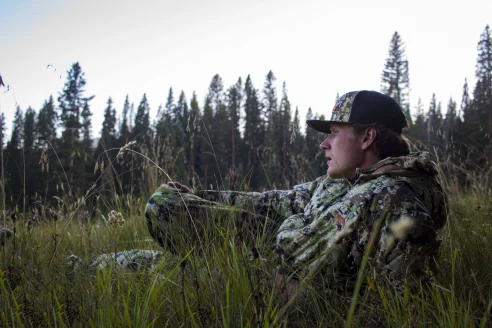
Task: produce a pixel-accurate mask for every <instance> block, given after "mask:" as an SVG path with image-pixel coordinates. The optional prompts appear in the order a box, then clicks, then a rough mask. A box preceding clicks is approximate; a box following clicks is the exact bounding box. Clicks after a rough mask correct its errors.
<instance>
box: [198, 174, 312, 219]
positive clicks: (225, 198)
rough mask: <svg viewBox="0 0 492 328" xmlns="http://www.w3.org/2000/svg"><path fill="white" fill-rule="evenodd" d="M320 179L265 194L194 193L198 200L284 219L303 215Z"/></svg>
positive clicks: (235, 192)
mask: <svg viewBox="0 0 492 328" xmlns="http://www.w3.org/2000/svg"><path fill="white" fill-rule="evenodd" d="M319 181H320V178H318V179H316V180H314V181H311V182H306V183H303V184H299V185H296V186H294V187H293V188H292V190H269V191H265V192H239V191H214V190H201V191H197V192H195V194H196V195H197V196H199V197H200V198H203V199H206V200H208V201H212V202H218V203H223V204H227V205H230V206H234V207H238V208H242V209H245V210H248V211H252V212H254V213H257V214H260V215H263V216H267V215H268V216H270V217H275V218H277V219H285V218H287V217H289V216H291V215H293V214H296V213H303V212H304V207H305V206H306V205H307V203H309V201H310V200H311V196H312V195H313V192H314V189H315V188H316V186H317V184H318V182H319Z"/></svg>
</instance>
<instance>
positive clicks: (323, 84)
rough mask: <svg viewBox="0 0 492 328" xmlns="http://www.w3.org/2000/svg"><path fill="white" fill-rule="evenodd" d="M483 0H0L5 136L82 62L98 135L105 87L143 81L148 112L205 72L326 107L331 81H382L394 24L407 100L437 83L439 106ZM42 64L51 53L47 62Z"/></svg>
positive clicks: (471, 45) (472, 49)
mask: <svg viewBox="0 0 492 328" xmlns="http://www.w3.org/2000/svg"><path fill="white" fill-rule="evenodd" d="M491 12H492V1H490V0H468V1H466V2H464V1H432V0H426V1H421V0H415V1H405V2H403V1H394V0H393V1H386V0H373V1H365V0H352V1H342V0H340V1H339V0H304V1H290V0H264V1H260V0H249V1H235V0H216V1H204V0H180V1H168V0H161V1H146V0H141V1H134V0H133V1H127V0H114V1H113V0H84V1H78V0H0V22H1V25H2V27H1V28H0V75H1V76H2V78H3V80H4V83H5V84H6V85H9V90H8V91H7V89H6V88H0V111H2V112H4V113H5V116H6V118H7V138H9V137H10V134H9V131H10V130H11V125H12V120H13V116H14V112H15V109H16V106H17V105H19V106H20V107H21V109H23V110H24V111H25V109H26V108H27V107H29V106H31V107H32V108H33V109H35V110H36V111H37V112H38V111H39V109H40V108H41V107H42V105H43V103H44V101H45V100H47V99H48V98H49V96H50V95H53V97H54V98H55V99H57V97H58V94H59V93H60V92H61V90H62V89H63V86H64V83H65V81H66V72H67V70H68V69H70V67H71V66H72V64H73V63H74V62H77V61H78V62H79V63H80V65H81V67H82V70H83V71H84V72H85V78H86V80H87V84H86V95H87V96H89V95H95V98H94V99H93V100H92V101H91V110H92V112H93V119H92V123H93V135H94V137H98V135H99V133H100V129H101V125H102V120H103V114H104V109H105V107H106V103H107V100H108V98H109V97H111V98H112V99H113V101H114V106H115V108H116V109H117V111H118V113H121V110H122V107H123V102H124V99H125V96H126V95H127V94H128V96H129V99H130V102H134V103H135V106H137V105H138V103H139V102H140V100H141V99H142V96H143V94H144V93H147V98H148V100H149V103H150V106H151V117H155V115H156V113H157V107H158V106H159V104H165V102H166V98H167V94H168V90H169V88H170V87H172V88H173V90H174V96H175V99H177V98H178V96H179V93H180V92H181V90H183V91H184V92H185V94H186V96H187V99H188V101H189V100H190V98H191V95H192V93H193V92H196V94H197V96H198V100H199V104H200V106H202V105H203V103H204V98H205V96H206V92H207V89H208V86H209V84H210V81H211V80H212V77H213V76H214V75H215V74H219V75H220V76H221V77H222V78H223V81H224V86H225V88H228V87H229V86H231V85H232V84H234V83H235V82H236V81H237V79H238V78H239V77H242V79H243V81H244V80H245V79H246V77H247V75H248V74H250V75H251V78H252V81H253V84H254V86H255V87H256V88H258V89H261V88H262V87H263V83H264V81H265V77H266V75H267V73H268V72H269V71H270V70H272V71H273V73H274V74H275V76H276V77H277V88H278V92H279V98H280V94H281V87H282V83H283V82H284V81H285V82H286V85H287V92H288V96H289V100H290V102H291V105H292V107H293V109H295V108H296V107H298V108H299V111H300V115H301V120H303V119H304V118H305V115H306V112H307V109H308V108H309V107H311V108H312V109H313V111H314V112H315V113H318V114H325V116H330V114H331V108H332V107H333V105H334V102H335V98H336V95H337V93H339V94H340V95H341V94H343V93H345V92H349V91H353V90H362V89H366V90H380V84H381V72H382V69H383V66H384V62H385V59H386V58H387V56H388V50H389V44H390V40H391V37H392V35H393V34H394V32H395V31H397V32H398V33H399V34H400V36H401V38H402V40H403V42H404V43H405V49H406V56H407V59H408V61H409V72H410V88H411V91H410V105H411V109H412V111H413V112H414V107H415V106H416V104H417V100H418V99H419V98H421V99H422V101H423V103H424V106H425V108H427V107H428V105H429V102H430V99H431V97H432V94H433V93H435V94H436V97H437V99H438V100H439V101H441V102H442V105H443V109H445V107H446V104H447V103H448V101H449V98H450V97H452V98H453V99H454V100H456V101H457V102H458V104H459V103H460V102H461V95H462V89H463V84H464V80H465V78H467V79H468V83H469V85H470V87H471V88H473V86H474V85H475V77H474V76H475V64H476V58H477V43H478V41H479V38H480V34H481V33H482V32H483V30H484V28H485V26H486V25H487V24H489V25H492V16H491V15H490V13H491ZM48 65H51V66H49V67H48Z"/></svg>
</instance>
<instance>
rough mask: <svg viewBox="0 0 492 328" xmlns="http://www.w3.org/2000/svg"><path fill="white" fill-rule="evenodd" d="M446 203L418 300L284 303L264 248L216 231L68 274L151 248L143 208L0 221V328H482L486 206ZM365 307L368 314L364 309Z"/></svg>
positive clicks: (369, 288) (313, 289) (486, 297)
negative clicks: (435, 262)
mask: <svg viewBox="0 0 492 328" xmlns="http://www.w3.org/2000/svg"><path fill="white" fill-rule="evenodd" d="M449 198H450V201H449V205H450V219H449V221H448V224H447V226H446V228H445V229H444V231H443V232H442V235H441V238H442V240H443V243H442V245H441V248H440V258H439V266H440V269H441V270H440V274H439V275H438V276H437V277H436V281H435V283H434V284H433V285H432V286H431V287H430V290H428V291H427V292H426V293H423V292H420V293H410V292H409V291H408V290H407V291H405V292H404V293H403V294H402V293H396V292H395V291H393V290H388V289H384V290H383V289H381V288H380V287H379V286H378V284H377V282H374V283H375V284H362V288H361V290H360V292H359V293H358V294H357V295H358V296H357V297H356V298H353V297H352V295H346V294H341V293H337V292H335V291H333V290H330V289H328V288H323V286H320V285H319V284H320V283H321V284H322V283H323V280H322V279H321V280H320V279H317V280H316V282H314V281H303V282H301V284H300V285H299V287H298V289H297V291H296V293H295V297H294V298H292V299H291V300H290V301H288V302H286V301H285V300H284V298H283V297H282V295H281V294H282V291H281V290H279V289H278V288H277V287H275V284H274V282H273V277H272V276H271V273H272V272H273V269H274V267H275V264H274V257H273V254H272V251H271V245H270V244H268V243H265V242H262V241H261V238H258V240H257V244H256V249H255V250H254V251H253V252H252V249H251V248H250V247H248V246H246V244H245V243H244V242H243V241H242V240H241V239H240V238H238V235H237V233H236V231H235V229H234V227H233V226H232V225H231V227H230V229H229V228H227V226H225V228H224V226H222V227H219V226H217V228H216V229H214V230H215V231H212V232H211V234H210V236H208V237H209V238H210V239H206V240H205V242H204V243H203V245H198V246H200V247H195V248H193V247H183V248H182V249H177V250H176V252H175V253H174V254H170V253H166V254H165V256H164V260H163V261H162V263H161V265H160V266H159V268H158V269H157V270H155V271H154V272H151V273H149V272H142V273H137V274H128V273H127V272H122V271H121V270H119V269H117V268H109V269H107V270H101V271H97V272H90V271H89V270H88V269H87V267H82V268H80V269H78V270H75V271H73V270H71V269H70V268H69V266H68V265H67V257H68V256H70V255H71V254H75V255H77V256H78V257H80V258H81V259H82V260H84V261H85V263H90V261H91V259H94V258H95V257H96V256H97V255H99V254H102V253H112V252H118V251H122V250H127V249H135V248H139V249H154V250H162V249H161V248H160V247H159V246H158V245H157V243H155V242H154V241H153V240H152V239H151V238H150V235H149V234H148V232H147V227H146V225H145V220H144V219H143V215H142V213H141V212H142V210H143V208H144V206H145V201H144V200H143V199H142V200H140V202H137V203H136V204H135V207H134V208H133V210H132V211H128V210H126V211H124V210H121V211H122V214H123V217H124V218H125V222H124V224H121V225H110V224H107V222H105V221H104V220H103V219H98V220H96V222H91V223H81V220H80V217H79V216H80V213H79V212H77V211H75V210H73V211H72V212H70V208H73V206H72V207H70V206H69V205H65V204H64V203H63V201H62V200H60V204H59V208H58V209H53V211H54V210H58V211H59V212H60V213H62V212H63V213H65V215H64V216H63V215H59V216H58V219H57V220H56V221H55V220H33V218H32V217H27V216H26V217H23V215H22V214H21V213H17V214H16V215H15V216H12V215H10V214H9V215H7V212H5V211H4V212H3V214H2V215H3V218H2V221H1V222H3V223H2V225H6V226H7V227H9V228H11V229H15V238H13V239H11V240H10V241H9V242H8V243H7V244H6V245H5V246H1V247H0V326H2V327H24V326H26V327H31V326H34V327H38V326H41V327H43V326H44V327H45V326H53V327H67V326H69V327H89V326H90V327H152V326H155V327H163V326H170V327H176V326H186V327H188V326H198V327H210V326H218V327H248V326H263V327H276V326H289V327H309V326H328V327H343V326H353V327H374V326H387V327H488V326H492V323H491V318H490V316H491V315H492V252H491V250H492V247H491V246H492V226H491V225H492V204H491V201H490V197H489V196H488V195H485V194H483V193H468V194H466V195H464V194H460V193H458V192H454V193H451V192H450V195H449ZM116 210H118V209H116ZM102 214H104V215H105V216H106V217H107V213H102ZM212 239H213V240H212ZM361 277H363V278H365V273H364V274H363V275H361ZM363 281H364V282H365V281H366V279H363ZM374 300H376V303H378V304H379V306H377V307H374V306H372V305H371V304H374ZM351 304H353V305H356V307H355V312H353V314H352V313H351V312H350V306H351Z"/></svg>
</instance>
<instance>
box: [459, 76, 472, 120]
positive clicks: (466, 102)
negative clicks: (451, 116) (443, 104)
mask: <svg viewBox="0 0 492 328" xmlns="http://www.w3.org/2000/svg"><path fill="white" fill-rule="evenodd" d="M470 103H471V100H470V95H469V93H468V82H467V81H466V78H465V84H464V85H463V95H462V96H461V106H460V112H461V113H460V114H461V115H462V116H463V121H464V122H468V121H469V120H470V118H469V115H470V113H469V110H470Z"/></svg>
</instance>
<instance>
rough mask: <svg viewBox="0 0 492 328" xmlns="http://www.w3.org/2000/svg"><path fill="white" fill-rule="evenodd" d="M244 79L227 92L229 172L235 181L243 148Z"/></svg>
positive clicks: (231, 178) (239, 80)
mask: <svg viewBox="0 0 492 328" xmlns="http://www.w3.org/2000/svg"><path fill="white" fill-rule="evenodd" d="M242 88H243V86H242V80H241V78H239V79H238V81H237V83H236V84H235V85H233V86H231V87H230V88H229V90H228V92H227V107H228V111H229V119H230V137H231V141H230V145H231V158H230V169H231V172H230V174H229V176H230V180H231V181H232V182H235V179H236V178H237V175H238V172H237V164H238V159H237V156H236V154H237V153H239V152H240V149H241V134H240V132H239V120H240V118H241V102H242V98H243V94H242ZM234 184H235V183H231V185H232V186H231V188H233V189H234V187H235V186H234Z"/></svg>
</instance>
